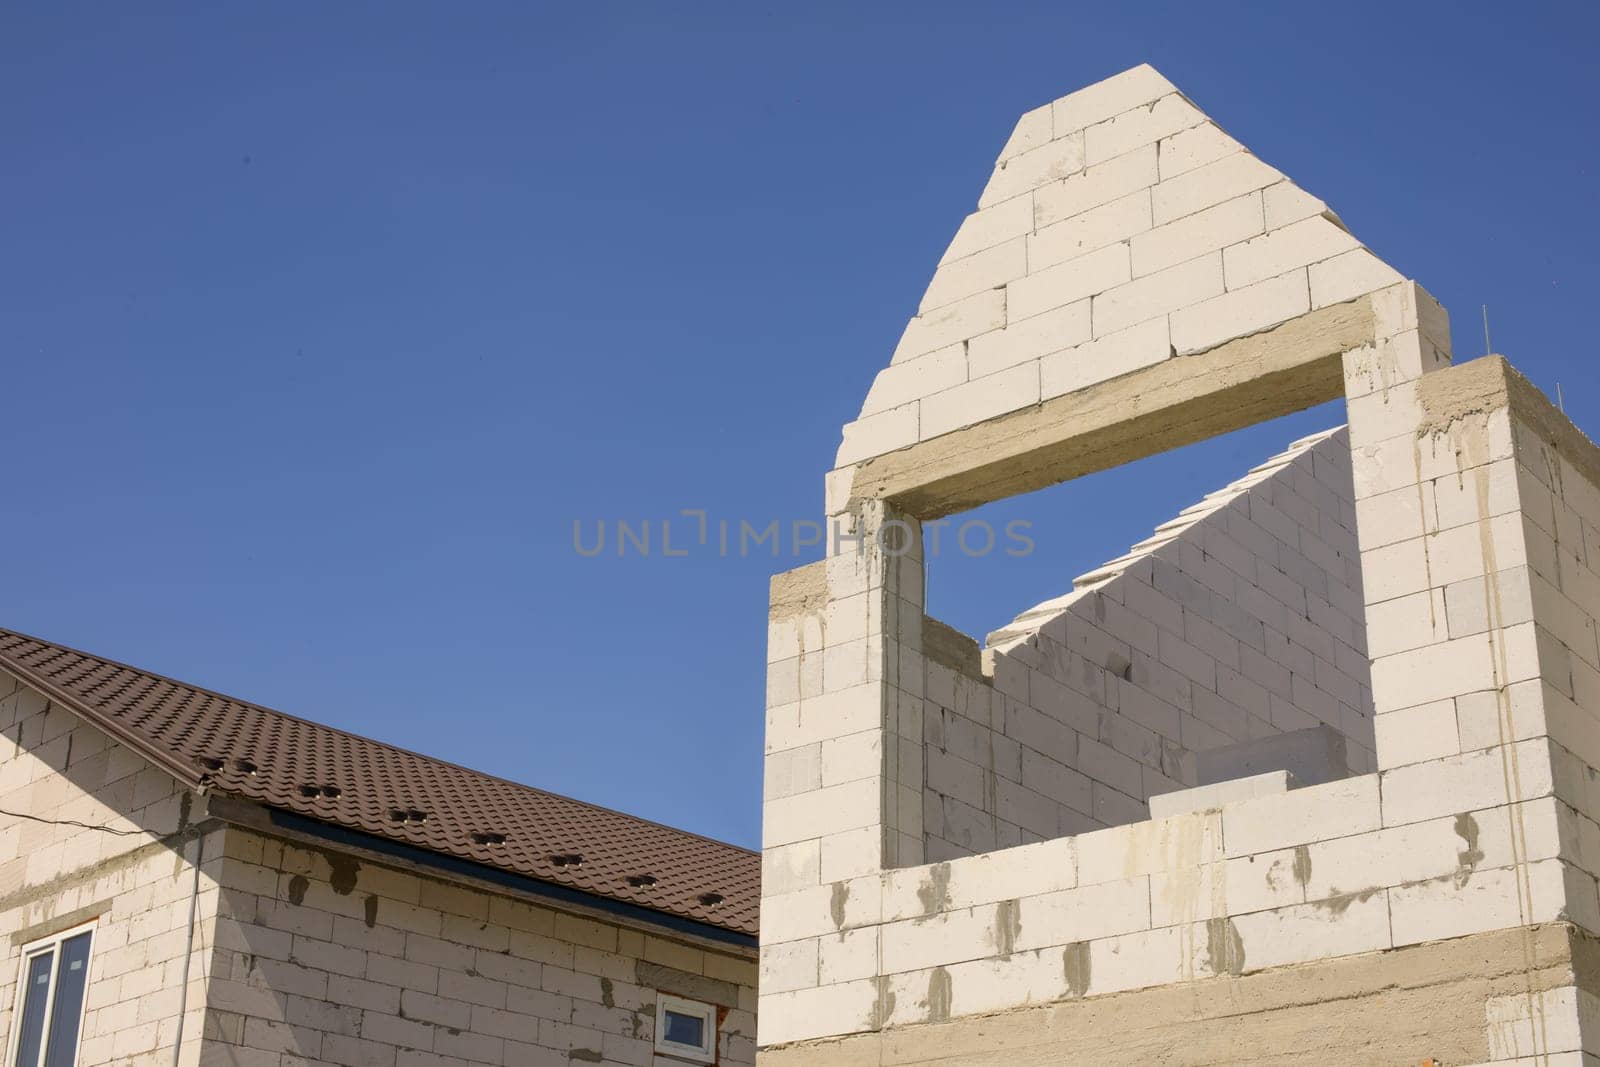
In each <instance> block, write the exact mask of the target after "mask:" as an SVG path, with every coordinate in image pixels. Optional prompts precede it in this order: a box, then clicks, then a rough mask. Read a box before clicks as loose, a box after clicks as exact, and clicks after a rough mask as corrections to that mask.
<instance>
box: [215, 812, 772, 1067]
mask: <svg viewBox="0 0 1600 1067" xmlns="http://www.w3.org/2000/svg"><path fill="white" fill-rule="evenodd" d="M219 881H220V883H221V885H222V906H221V909H220V912H219V914H218V916H217V920H216V930H215V936H214V937H208V938H207V939H206V942H205V945H206V947H207V950H208V951H207V957H208V958H207V960H206V961H205V964H206V965H205V973H206V974H207V976H208V979H209V981H208V987H209V990H210V1004H209V1008H210V1010H209V1014H208V1017H207V1019H206V1055H205V1058H204V1062H205V1063H207V1064H210V1063H219V1064H222V1063H225V1064H238V1065H248V1067H299V1065H302V1064H349V1065H352V1067H355V1065H359V1067H447V1065H455V1064H468V1063H470V1064H488V1065H507V1067H510V1065H515V1067H558V1065H560V1067H569V1065H570V1064H574V1063H596V1064H617V1065H621V1064H632V1065H637V1067H650V1065H652V1064H667V1063H678V1062H681V1061H678V1060H669V1059H666V1058H663V1057H659V1056H657V1054H656V1052H655V1037H656V1003H657V1000H658V999H659V998H660V996H661V995H662V994H663V993H666V994H672V995H677V996H681V997H687V998H690V999H692V1000H698V1001H701V1002H703V1003H709V1004H713V1005H715V1006H716V1008H717V1037H716V1047H717V1054H718V1059H717V1062H718V1063H726V1064H747V1065H748V1064H752V1063H754V1062H755V1017H754V1015H753V1011H754V1008H755V983H756V980H757V975H756V966H755V964H754V962H753V961H751V960H748V959H744V958H739V957H736V956H733V955H728V954H724V953H721V952H717V951H714V950H711V949H708V948H704V947H701V946H700V945H697V944H691V943H686V942H683V941H678V940H676V939H672V938H670V937H665V936H658V935H657V934H654V933H650V932H647V931H645V930H641V929H635V928H629V927H625V926H619V925H617V924H614V923H611V922H607V921H605V920H603V919H600V918H593V917H589V916H587V915H584V914H579V913H574V912H570V911H566V910H562V909H560V908H552V907H542V906H540V905H539V904H535V903H532V902H529V901H526V900H521V899H515V898H512V897H509V896H501V895H499V894H496V893H492V892H488V891H485V890H483V889H479V888H476V887H472V886H468V885H462V884H457V883H452V882H444V881H438V880H435V879H432V878H427V877H421V876H419V875H417V874H414V873H410V872H408V871H404V870H398V869H395V868H391V867H385V866H380V865H378V864H373V863H367V862H363V861H358V860H356V859H355V858H354V857H352V856H342V855H340V854H339V853H337V852H333V851H331V850H326V849H321V848H308V847H300V846H297V845H295V844H293V843H291V842H287V841H283V840H280V839H278V838H274V837H268V836H265V835H261V834H257V833H253V832H251V831H248V830H244V829H241V828H232V829H230V830H229V831H228V837H227V852H226V861H225V864H224V865H223V867H222V868H221V871H220V874H219Z"/></svg>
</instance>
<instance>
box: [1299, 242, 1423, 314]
mask: <svg viewBox="0 0 1600 1067" xmlns="http://www.w3.org/2000/svg"><path fill="white" fill-rule="evenodd" d="M1404 280H1405V279H1404V278H1402V277H1401V275H1400V272H1399V271H1397V270H1395V269H1394V268H1393V267H1391V266H1389V265H1388V264H1387V263H1385V262H1383V261H1382V260H1381V259H1379V258H1378V257H1377V256H1375V255H1373V254H1372V253H1371V252H1368V251H1367V250H1366V249H1364V248H1358V249H1355V250H1353V251H1350V252H1346V253H1344V254H1343V255H1340V256H1335V257H1333V258H1332V259H1327V260H1324V261H1322V262H1321V263H1315V264H1312V266H1311V306H1312V307H1319V308H1322V307H1328V306H1329V305H1330V304H1342V303H1343V302H1344V301H1346V300H1353V299H1354V298H1356V297H1358V296H1361V295H1362V294H1364V293H1370V292H1372V291H1373V290H1374V289H1382V288H1383V287H1385V286H1388V285H1393V284H1395V283H1396V282H1400V281H1404Z"/></svg>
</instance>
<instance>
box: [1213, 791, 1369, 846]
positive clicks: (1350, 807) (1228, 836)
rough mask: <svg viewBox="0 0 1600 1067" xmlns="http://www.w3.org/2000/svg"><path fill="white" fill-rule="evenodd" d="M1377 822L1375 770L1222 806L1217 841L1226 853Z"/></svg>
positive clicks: (1358, 829) (1320, 837) (1344, 833)
mask: <svg viewBox="0 0 1600 1067" xmlns="http://www.w3.org/2000/svg"><path fill="white" fill-rule="evenodd" d="M1381 825H1383V821H1382V816H1381V813H1380V811H1379V805H1378V779H1377V777H1376V776H1375V775H1365V776H1363V777H1360V778H1346V779H1344V780H1343V781H1337V782H1328V783H1326V784H1323V785H1314V786H1308V787H1306V788H1304V789H1296V790H1294V791H1293V792H1291V793H1288V794H1287V795H1285V796H1281V797H1263V798H1261V799H1259V800H1249V801H1245V802H1243V803H1241V804H1237V805H1233V806H1230V807H1227V808H1224V809H1223V812H1222V832H1223V841H1224V843H1225V845H1226V849H1227V854H1228V855H1229V856H1245V855H1250V854H1251V853H1256V852H1273V851H1276V850H1278V849H1281V848H1288V847H1290V846H1292V845H1305V844H1310V843H1312V842H1315V841H1325V840H1328V839H1329V838H1335V837H1348V836H1349V835H1351V834H1362V833H1367V832H1368V831H1371V830H1376V829H1377V828H1378V827H1379V826H1381Z"/></svg>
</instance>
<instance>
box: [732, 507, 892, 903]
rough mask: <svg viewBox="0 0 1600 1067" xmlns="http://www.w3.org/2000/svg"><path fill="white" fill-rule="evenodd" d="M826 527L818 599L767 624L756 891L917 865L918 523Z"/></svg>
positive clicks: (845, 520) (876, 511) (888, 520)
mask: <svg viewBox="0 0 1600 1067" xmlns="http://www.w3.org/2000/svg"><path fill="white" fill-rule="evenodd" d="M834 519H835V521H837V523H838V524H839V529H840V530H841V531H842V534H843V536H842V537H840V539H839V540H838V542H837V544H830V551H829V555H828V558H827V560H826V563H825V567H826V595H825V598H824V600H823V601H822V602H819V603H818V604H817V605H816V606H815V608H814V609H813V610H811V611H807V612H801V613H797V614H794V615H791V616H789V617H787V618H782V619H777V620H773V621H772V622H771V623H770V624H769V629H768V686H767V689H768V693H767V728H766V773H765V800H764V803H763V806H762V855H763V881H762V891H763V893H766V892H786V891H789V890H793V889H800V888H804V887H808V886H816V885H820V884H822V883H823V882H824V881H835V880H838V879H839V878H843V877H849V876H852V875H856V874H866V873H869V872H876V871H879V870H881V869H883V868H884V867H885V866H894V865H897V864H908V863H920V862H921V861H922V858H923V828H922V811H923V808H922V782H923V766H922V759H923V745H922V734H923V721H922V685H923V670H922V657H921V642H922V591H923V587H922V573H923V570H922V549H921V531H920V527H919V526H918V524H917V523H915V522H906V521H904V520H902V519H900V518H898V517H897V516H895V514H894V513H893V512H892V511H890V510H888V509H887V508H885V506H884V505H882V504H881V503H877V502H869V503H867V504H865V505H863V507H862V508H861V510H860V511H858V512H855V513H851V514H847V515H840V516H835V517H834ZM832 536H833V535H832V534H831V533H830V538H832Z"/></svg>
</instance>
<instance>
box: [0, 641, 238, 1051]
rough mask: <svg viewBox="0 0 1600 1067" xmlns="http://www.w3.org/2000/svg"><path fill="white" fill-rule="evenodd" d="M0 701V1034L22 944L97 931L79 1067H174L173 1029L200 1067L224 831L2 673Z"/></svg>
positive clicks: (94, 733)
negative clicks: (77, 929) (87, 926)
mask: <svg viewBox="0 0 1600 1067" xmlns="http://www.w3.org/2000/svg"><path fill="white" fill-rule="evenodd" d="M0 694H3V695H0V811H3V812H4V815H0V949H3V951H4V959H3V960H0V1033H3V1034H4V1035H5V1036H6V1040H7V1041H8V1042H9V1040H10V1038H11V1036H12V1029H13V1026H14V1023H15V1019H14V1018H13V1016H14V1014H15V1005H16V1001H17V982H18V978H19V975H20V966H21V960H22V949H23V946H24V945H26V944H27V943H29V942H31V941H35V940H38V939H40V938H44V937H48V936H50V935H52V934H55V933H57V932H60V931H62V930H65V929H68V928H70V927H73V926H76V925H78V924H80V923H82V922H85V921H87V920H89V919H96V920H97V921H98V922H97V925H96V927H95V929H94V935H93V940H92V948H91V952H90V957H89V978H88V983H87V987H86V990H85V1007H84V1015H83V1027H82V1031H81V1036H80V1043H79V1052H78V1060H77V1063H78V1067H97V1065H101V1064H106V1065H109V1064H118V1065H130V1064H131V1065H153V1064H162V1065H169V1064H171V1063H172V1062H173V1049H174V1046H175V1045H176V1043H177V1042H178V1031H179V1022H180V1019H181V1021H182V1024H183V1025H182V1031H183V1033H182V1043H183V1050H182V1052H183V1054H182V1056H181V1057H180V1058H179V1061H178V1062H179V1063H184V1064H196V1063H198V1062H199V1056H200V1047H201V1036H202V1030H203V1023H204V1016H205V1006H206V985H205V978H206V967H205V964H206V954H207V952H208V951H209V945H210V942H211V933H210V931H211V925H212V922H213V921H214V917H215V914H216V904H217V888H216V880H215V875H216V871H217V869H218V868H219V867H220V866H221V863H222V840H223V836H224V833H225V831H224V830H223V829H222V828H221V827H220V825H219V824H216V823H214V822H209V823H208V822H201V823H200V824H198V825H197V824H196V823H195V822H193V821H191V812H192V811H198V810H200V807H201V805H200V802H199V801H198V800H197V799H196V798H194V797H193V796H192V795H191V794H189V793H188V792H186V791H185V790H183V789H182V788H181V787H179V785H178V784H177V782H176V781H175V780H174V779H173V777H172V776H171V775H170V774H168V773H167V772H166V771H164V770H162V769H161V768H159V767H157V766H155V765H154V764H152V763H150V762H149V761H148V760H146V759H145V758H144V757H143V756H141V755H139V754H138V753H136V752H133V751H132V750H130V749H128V748H126V747H124V746H122V745H120V744H117V743H115V742H113V741H111V740H110V739H109V738H108V737H107V736H106V735H105V734H103V733H102V732H100V731H99V730H98V729H96V728H94V727H92V726H89V725H87V724H85V723H83V722H82V721H81V720H79V719H78V718H77V716H75V715H74V714H73V713H72V712H70V711H67V710H66V709H64V708H62V707H60V706H59V705H53V704H51V703H50V702H49V701H48V700H47V699H46V698H45V697H44V696H42V695H40V694H39V693H37V692H35V691H34V690H32V689H30V688H28V687H27V686H25V685H23V684H22V683H20V682H19V681H18V680H17V679H15V678H13V677H12V676H11V675H9V674H6V673H4V672H0ZM77 824H82V825H77ZM94 828H101V829H94ZM112 831H115V832H112ZM197 846H200V847H203V848H204V859H203V862H202V865H201V871H200V879H199V882H198V893H197V892H196V886H197V883H196V879H195V869H194V863H193V861H194V858H195V855H196V848H197ZM191 902H192V908H193V915H194V919H193V931H194V942H193V947H192V949H191V948H190V947H189V946H190V927H191V919H190V916H191ZM186 960H187V963H188V971H187V974H188V980H187V985H186V984H185V979H184V975H185V963H186ZM7 1047H8V1048H9V1047H10V1046H9V1044H8V1045H7Z"/></svg>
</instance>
